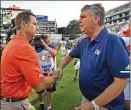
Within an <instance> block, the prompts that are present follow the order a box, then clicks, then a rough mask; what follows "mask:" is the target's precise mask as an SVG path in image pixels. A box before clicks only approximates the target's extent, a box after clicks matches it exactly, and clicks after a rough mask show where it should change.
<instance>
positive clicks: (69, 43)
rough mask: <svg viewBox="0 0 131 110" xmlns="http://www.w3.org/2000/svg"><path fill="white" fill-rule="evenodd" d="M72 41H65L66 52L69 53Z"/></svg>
mask: <svg viewBox="0 0 131 110" xmlns="http://www.w3.org/2000/svg"><path fill="white" fill-rule="evenodd" d="M72 48H73V47H72V42H71V41H70V40H68V41H67V44H66V49H67V54H69V53H70V52H71V50H72Z"/></svg>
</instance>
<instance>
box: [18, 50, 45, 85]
mask: <svg viewBox="0 0 131 110" xmlns="http://www.w3.org/2000/svg"><path fill="white" fill-rule="evenodd" d="M19 62H20V63H19V64H20V69H21V72H22V73H23V75H24V77H25V79H26V81H27V82H28V84H29V85H31V86H36V85H38V84H39V83H40V82H42V81H43V80H44V75H43V74H41V71H40V67H39V64H38V57H37V53H36V52H35V50H29V51H27V50H25V51H24V52H22V53H21V55H20V57H19Z"/></svg>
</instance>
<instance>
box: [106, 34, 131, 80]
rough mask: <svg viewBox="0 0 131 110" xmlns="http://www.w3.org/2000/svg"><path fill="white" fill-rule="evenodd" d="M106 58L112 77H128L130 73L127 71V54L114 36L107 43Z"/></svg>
mask: <svg viewBox="0 0 131 110" xmlns="http://www.w3.org/2000/svg"><path fill="white" fill-rule="evenodd" d="M106 56H107V63H108V65H109V68H110V72H111V74H112V76H114V77H119V78H129V77H130V72H129V70H128V69H127V67H128V65H129V59H128V54H127V52H126V50H125V49H124V47H123V45H122V43H121V42H120V40H119V39H118V38H117V37H116V36H114V37H112V38H111V39H110V40H109V41H108V46H107V53H106Z"/></svg>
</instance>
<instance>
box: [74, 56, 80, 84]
mask: <svg viewBox="0 0 131 110" xmlns="http://www.w3.org/2000/svg"><path fill="white" fill-rule="evenodd" d="M74 69H75V72H74V77H73V79H72V80H73V81H76V80H77V77H78V72H79V69H80V59H78V58H77V59H76V61H75V63H74Z"/></svg>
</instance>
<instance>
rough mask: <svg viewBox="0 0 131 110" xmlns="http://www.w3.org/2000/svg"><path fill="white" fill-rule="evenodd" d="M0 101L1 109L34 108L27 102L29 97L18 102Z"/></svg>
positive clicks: (32, 109)
mask: <svg viewBox="0 0 131 110" xmlns="http://www.w3.org/2000/svg"><path fill="white" fill-rule="evenodd" d="M0 101H1V110H36V109H35V108H34V107H33V106H32V105H31V104H30V102H29V99H28V98H27V99H24V100H22V101H18V102H5V101H3V100H0Z"/></svg>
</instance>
